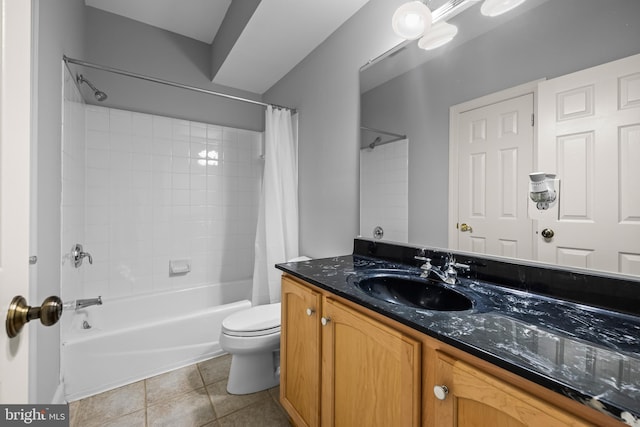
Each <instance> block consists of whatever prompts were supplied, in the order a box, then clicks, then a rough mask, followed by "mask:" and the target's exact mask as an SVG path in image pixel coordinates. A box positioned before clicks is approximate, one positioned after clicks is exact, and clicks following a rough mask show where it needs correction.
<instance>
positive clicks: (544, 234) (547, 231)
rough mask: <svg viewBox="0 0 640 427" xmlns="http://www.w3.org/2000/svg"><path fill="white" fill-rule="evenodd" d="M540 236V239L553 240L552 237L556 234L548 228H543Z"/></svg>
mask: <svg viewBox="0 0 640 427" xmlns="http://www.w3.org/2000/svg"><path fill="white" fill-rule="evenodd" d="M540 234H542V237H544V238H545V239H551V238H553V236H555V234H556V233H554V232H553V230H552V229H550V228H545V229H544V230H542V232H541V233H540Z"/></svg>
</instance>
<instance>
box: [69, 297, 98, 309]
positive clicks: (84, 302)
mask: <svg viewBox="0 0 640 427" xmlns="http://www.w3.org/2000/svg"><path fill="white" fill-rule="evenodd" d="M92 305H102V297H101V296H100V297H98V298H89V299H78V300H76V307H75V309H76V310H80V309H81V308H85V307H90V306H92Z"/></svg>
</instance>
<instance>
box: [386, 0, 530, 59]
mask: <svg viewBox="0 0 640 427" xmlns="http://www.w3.org/2000/svg"><path fill="white" fill-rule="evenodd" d="M479 1H481V0H449V1H448V2H447V3H445V4H444V5H442V6H441V7H439V8H438V9H436V10H435V11H434V12H433V14H432V13H431V10H430V9H429V8H428V7H427V5H426V4H424V3H423V2H422V1H418V0H415V1H410V2H407V3H404V4H402V5H401V6H400V7H398V9H396V11H395V13H394V14H393V17H392V19H391V26H392V27H393V31H394V32H395V33H396V34H397V35H398V36H400V37H402V38H404V39H406V40H415V39H417V38H420V37H422V38H421V39H420V40H419V41H418V46H419V47H420V48H421V49H425V50H431V49H436V48H438V47H440V46H443V45H445V44H446V43H448V42H450V41H451V40H453V38H454V37H455V36H456V34H457V33H458V28H457V27H456V26H455V25H451V24H448V23H447V22H445V21H444V20H445V19H449V18H452V17H454V16H456V15H457V14H458V13H461V12H462V11H464V10H466V9H467V8H468V7H470V6H473V5H474V4H475V3H477V2H479ZM525 1H526V0H484V2H483V3H482V7H481V8H480V11H481V13H482V14H483V15H485V16H491V17H493V16H498V15H502V14H503V13H506V12H508V11H510V10H511V9H514V8H515V7H517V6H520V5H521V4H522V3H524V2H525ZM432 24H433V25H432Z"/></svg>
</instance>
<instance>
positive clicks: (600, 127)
mask: <svg viewBox="0 0 640 427" xmlns="http://www.w3.org/2000/svg"><path fill="white" fill-rule="evenodd" d="M538 117H539V120H540V125H539V129H538V169H539V170H540V171H544V172H550V173H555V174H557V175H558V178H559V179H560V199H559V214H558V217H553V218H552V217H550V218H548V219H541V220H539V221H538V230H537V232H538V234H537V235H536V238H537V239H539V240H538V242H537V248H538V259H539V260H540V261H545V262H551V263H557V264H560V265H565V266H573V267H584V268H593V269H598V270H606V271H616V272H621V273H628V274H635V275H639V274H640V187H639V186H640V55H635V56H632V57H629V58H625V59H621V60H618V61H614V62H611V63H608V64H604V65H601V66H597V67H593V68H589V69H586V70H582V71H579V72H576V73H573V74H568V75H565V76H562V77H558V78H555V79H552V80H548V81H545V82H542V83H540V86H539V102H538ZM545 228H549V229H552V230H553V231H554V236H553V238H551V239H544V238H542V237H541V235H540V234H539V233H540V232H541V230H543V229H545Z"/></svg>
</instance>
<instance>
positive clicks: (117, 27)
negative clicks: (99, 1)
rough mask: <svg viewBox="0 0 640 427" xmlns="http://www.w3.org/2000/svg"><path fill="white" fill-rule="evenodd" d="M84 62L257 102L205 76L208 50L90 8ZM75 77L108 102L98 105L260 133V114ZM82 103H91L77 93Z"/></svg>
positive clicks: (114, 78)
mask: <svg viewBox="0 0 640 427" xmlns="http://www.w3.org/2000/svg"><path fill="white" fill-rule="evenodd" d="M85 52H86V54H85V56H84V58H78V59H84V60H86V61H89V62H93V63H97V64H101V65H106V66H109V67H112V68H118V69H122V70H126V71H130V72H133V73H137V74H144V75H149V76H152V77H156V78H159V79H163V80H169V81H174V82H179V83H182V84H186V85H190V86H196V87H199V88H202V89H207V90H213V91H218V92H224V93H227V94H231V95H237V96H241V97H245V98H250V99H254V100H258V101H260V100H261V99H260V96H259V95H257V94H255V93H250V92H246V91H240V90H237V89H232V88H228V87H225V86H221V85H216V84H214V83H212V82H211V80H210V79H209V77H210V74H211V45H209V44H206V43H203V42H200V41H197V40H194V39H191V38H188V37H184V36H180V35H178V34H175V33H171V32H169V31H165V30H161V29H159V28H156V27H153V26H150V25H146V24H142V23H140V22H137V21H133V20H131V19H127V18H124V17H121V16H119V15H115V14H112V13H109V12H105V11H102V10H99V9H95V8H92V7H87V8H86V50H85ZM74 69H78V70H81V72H82V73H83V74H84V75H85V77H87V78H88V79H89V80H90V81H91V82H92V83H94V84H95V85H96V87H98V89H100V90H102V91H104V92H106V93H107V95H108V96H109V98H108V99H107V101H106V102H103V103H100V105H103V106H106V107H113V108H123V109H127V110H132V111H140V112H146V113H152V114H159V115H165V116H170V117H176V118H183V119H186V120H193V121H200V122H205V123H215V124H220V125H225V126H232V127H237V128H242V129H250V130H257V131H262V130H263V129H264V108H263V107H261V106H255V105H252V104H247V103H244V102H238V101H229V100H226V99H223V98H219V97H215V96H211V95H206V94H200V93H197V92H191V91H185V90H183V89H177V88H172V87H168V86H163V85H159V84H157V83H150V82H145V81H142V80H138V79H133V78H130V77H122V76H118V75H115V74H111V73H106V72H103V71H99V70H92V69H81V68H79V67H74ZM83 94H85V99H87V102H89V103H96V102H95V101H94V100H93V99H91V98H90V96H91V94H90V93H89V92H88V91H86V88H83Z"/></svg>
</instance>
